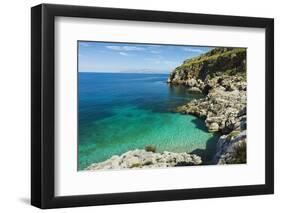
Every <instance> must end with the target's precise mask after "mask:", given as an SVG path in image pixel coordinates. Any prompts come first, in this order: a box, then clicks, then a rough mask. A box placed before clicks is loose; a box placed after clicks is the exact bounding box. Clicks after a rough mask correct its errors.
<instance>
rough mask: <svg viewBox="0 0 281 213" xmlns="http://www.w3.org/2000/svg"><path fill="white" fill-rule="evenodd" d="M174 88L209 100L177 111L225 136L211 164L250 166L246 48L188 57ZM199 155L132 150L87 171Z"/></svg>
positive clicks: (192, 159) (178, 161) (187, 162)
mask: <svg viewBox="0 0 281 213" xmlns="http://www.w3.org/2000/svg"><path fill="white" fill-rule="evenodd" d="M167 83H169V84H170V85H183V86H185V87H186V88H188V90H189V91H190V92H200V93H203V94H204V95H205V97H204V98H201V99H198V100H192V101H190V102H188V103H186V104H185V105H182V106H178V107H177V109H176V112H179V113H182V114H192V115H195V116H197V117H199V118H201V119H204V120H205V124H206V127H207V128H208V130H209V131H210V132H218V133H220V134H221V136H220V138H219V140H218V142H217V144H216V153H215V155H214V156H213V162H212V164H241V163H246V146H247V134H246V130H247V117H246V113H247V108H246V106H247V82H246V49H244V48H215V49H213V50H211V51H209V52H207V53H205V54H202V55H200V56H198V57H195V58H191V59H187V60H186V61H184V62H183V64H182V65H181V66H179V67H177V68H176V69H175V70H173V71H172V72H171V74H170V76H169V78H168V80H167ZM202 163H203V162H202V159H201V157H200V156H198V155H195V154H190V153H186V152H183V153H173V152H167V151H165V152H163V153H158V152H156V148H155V147H154V148H153V147H146V148H145V149H136V150H131V151H128V152H126V153H123V154H121V155H119V156H118V155H114V156H112V157H111V158H110V159H108V160H106V161H103V162H100V163H94V164H92V165H90V166H89V167H87V168H86V170H90V171H94V170H107V169H124V168H127V169H129V168H130V169H137V168H163V167H175V166H191V165H200V164H202Z"/></svg>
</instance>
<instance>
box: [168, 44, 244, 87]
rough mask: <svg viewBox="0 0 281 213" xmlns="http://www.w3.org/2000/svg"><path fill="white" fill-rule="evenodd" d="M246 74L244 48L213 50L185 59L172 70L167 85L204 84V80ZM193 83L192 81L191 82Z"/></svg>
mask: <svg viewBox="0 0 281 213" xmlns="http://www.w3.org/2000/svg"><path fill="white" fill-rule="evenodd" d="M245 73H246V49H245V48H215V49H213V50H211V51H209V52H207V53H205V54H202V55H199V56H197V57H194V58H191V59H187V60H185V61H184V62H183V64H182V65H180V66H179V67H177V68H176V69H175V70H173V71H172V72H171V74H170V76H169V78H168V83H171V84H185V85H187V86H192V85H189V83H192V81H190V80H191V79H196V80H197V81H199V84H200V82H201V81H202V82H204V81H205V80H206V79H209V78H213V77H215V76H219V75H223V74H224V75H230V76H232V75H239V76H243V77H244V76H245ZM193 82H194V81H193Z"/></svg>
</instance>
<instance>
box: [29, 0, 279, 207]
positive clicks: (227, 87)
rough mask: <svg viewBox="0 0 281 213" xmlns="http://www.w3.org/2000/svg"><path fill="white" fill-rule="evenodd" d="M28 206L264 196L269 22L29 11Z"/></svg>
mask: <svg viewBox="0 0 281 213" xmlns="http://www.w3.org/2000/svg"><path fill="white" fill-rule="evenodd" d="M31 41H32V42H31V43H32V46H31V50H32V54H31V58H32V63H31V65H32V66H31V76H32V79H31V83H32V85H31V89H32V92H31V95H32V102H31V105H32V117H31V120H32V139H31V148H32V150H31V153H32V154H31V170H32V171H31V203H32V205H34V206H37V207H39V208H59V207H74V206H89V205H105V204H121V203H137V202H153V201H169V200H182V199H197V198H215V197H227V196H243V195H259V194H272V193H273V191H274V175H273V172H274V152H273V145H274V21H273V19H270V18H254V17H238V16H222V15H209V14H191V13H177V12H164V11H148V10H129V9H116V8H114V9H113V8H101V7H85V6H67V5H51V4H42V5H38V6H35V7H33V8H32V9H31Z"/></svg>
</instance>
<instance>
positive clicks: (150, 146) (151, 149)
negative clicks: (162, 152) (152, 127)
mask: <svg viewBox="0 0 281 213" xmlns="http://www.w3.org/2000/svg"><path fill="white" fill-rule="evenodd" d="M144 149H145V151H147V152H156V146H154V145H147V146H145V148H144Z"/></svg>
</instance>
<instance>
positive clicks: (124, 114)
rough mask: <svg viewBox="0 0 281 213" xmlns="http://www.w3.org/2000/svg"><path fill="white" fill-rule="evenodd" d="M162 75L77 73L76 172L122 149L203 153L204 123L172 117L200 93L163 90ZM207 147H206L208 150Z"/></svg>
mask: <svg viewBox="0 0 281 213" xmlns="http://www.w3.org/2000/svg"><path fill="white" fill-rule="evenodd" d="M167 78H168V75H166V74H129V73H128V74H121V73H114V74H112V73H79V103H78V104H79V115H78V116H79V118H78V120H79V127H78V131H79V140H78V170H81V169H84V168H85V167H87V166H89V165H90V164H91V163H95V162H101V161H104V160H106V159H109V158H110V157H111V156H112V155H119V154H122V153H124V152H126V151H128V150H132V149H136V148H139V149H142V148H144V147H145V146H146V145H149V144H153V145H155V146H156V148H157V151H159V152H161V151H165V150H166V151H173V152H196V153H197V152H198V153H200V152H201V153H204V150H205V149H206V146H208V144H209V143H210V141H212V140H213V139H214V136H213V134H211V133H209V132H208V131H207V129H206V127H205V124H204V121H202V120H200V119H198V118H196V117H194V116H191V115H181V114H178V113H174V112H173V111H174V109H175V108H176V107H177V106H179V105H181V104H184V103H186V102H188V101H190V100H192V99H194V98H200V97H202V95H198V94H197V95H196V94H190V93H188V91H187V90H186V89H185V88H183V87H180V86H173V87H171V86H169V85H168V84H167V83H166V80H167ZM211 151H212V149H210V150H209V149H208V152H211Z"/></svg>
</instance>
